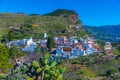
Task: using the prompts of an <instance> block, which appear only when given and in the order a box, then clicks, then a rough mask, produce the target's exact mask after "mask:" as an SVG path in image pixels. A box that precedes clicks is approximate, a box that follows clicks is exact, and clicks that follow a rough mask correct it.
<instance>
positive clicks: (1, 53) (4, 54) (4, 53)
mask: <svg viewBox="0 0 120 80" xmlns="http://www.w3.org/2000/svg"><path fill="white" fill-rule="evenodd" d="M9 60H10V56H9V53H8V49H7V47H6V46H5V45H2V44H0V73H4V72H6V71H7V70H8V69H10V68H12V65H11V64H10V62H9Z"/></svg>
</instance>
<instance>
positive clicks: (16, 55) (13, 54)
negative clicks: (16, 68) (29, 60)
mask: <svg viewBox="0 0 120 80" xmlns="http://www.w3.org/2000/svg"><path fill="white" fill-rule="evenodd" d="M9 55H10V57H11V58H19V57H21V56H24V55H25V53H24V52H21V51H20V50H19V48H18V47H17V46H16V45H13V46H12V47H11V48H10V49H9Z"/></svg>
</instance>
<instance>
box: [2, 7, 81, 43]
mask: <svg viewBox="0 0 120 80" xmlns="http://www.w3.org/2000/svg"><path fill="white" fill-rule="evenodd" d="M55 14H57V15H55ZM65 14H66V15H67V17H64V16H60V15H65ZM68 14H69V15H68ZM51 15H52V16H51ZM70 25H74V26H79V25H80V27H82V22H81V21H80V19H79V17H78V15H77V14H76V12H75V11H72V10H65V9H58V10H55V11H53V12H52V13H49V14H45V15H42V16H41V15H39V14H30V15H26V14H24V13H22V12H21V13H17V14H13V13H0V31H1V33H0V39H1V38H4V40H6V39H7V36H8V32H9V31H12V35H13V36H14V37H13V39H23V38H29V37H33V38H43V34H44V32H46V33H47V34H48V35H52V36H74V35H75V33H79V30H76V29H71V28H70V27H69V26H70ZM2 30H3V31H2ZM76 31H77V32H76ZM4 40H3V41H4Z"/></svg>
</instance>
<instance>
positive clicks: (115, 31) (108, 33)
mask: <svg viewBox="0 0 120 80" xmlns="http://www.w3.org/2000/svg"><path fill="white" fill-rule="evenodd" d="M84 29H85V30H86V31H87V32H88V33H90V34H91V35H92V36H94V37H95V38H99V39H101V40H104V41H110V42H120V25H107V26H100V27H92V26H84Z"/></svg>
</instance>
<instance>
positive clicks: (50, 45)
mask: <svg viewBox="0 0 120 80" xmlns="http://www.w3.org/2000/svg"><path fill="white" fill-rule="evenodd" d="M47 47H48V48H49V50H51V49H52V48H54V47H55V41H54V39H53V37H52V36H49V37H48V39H47Z"/></svg>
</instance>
